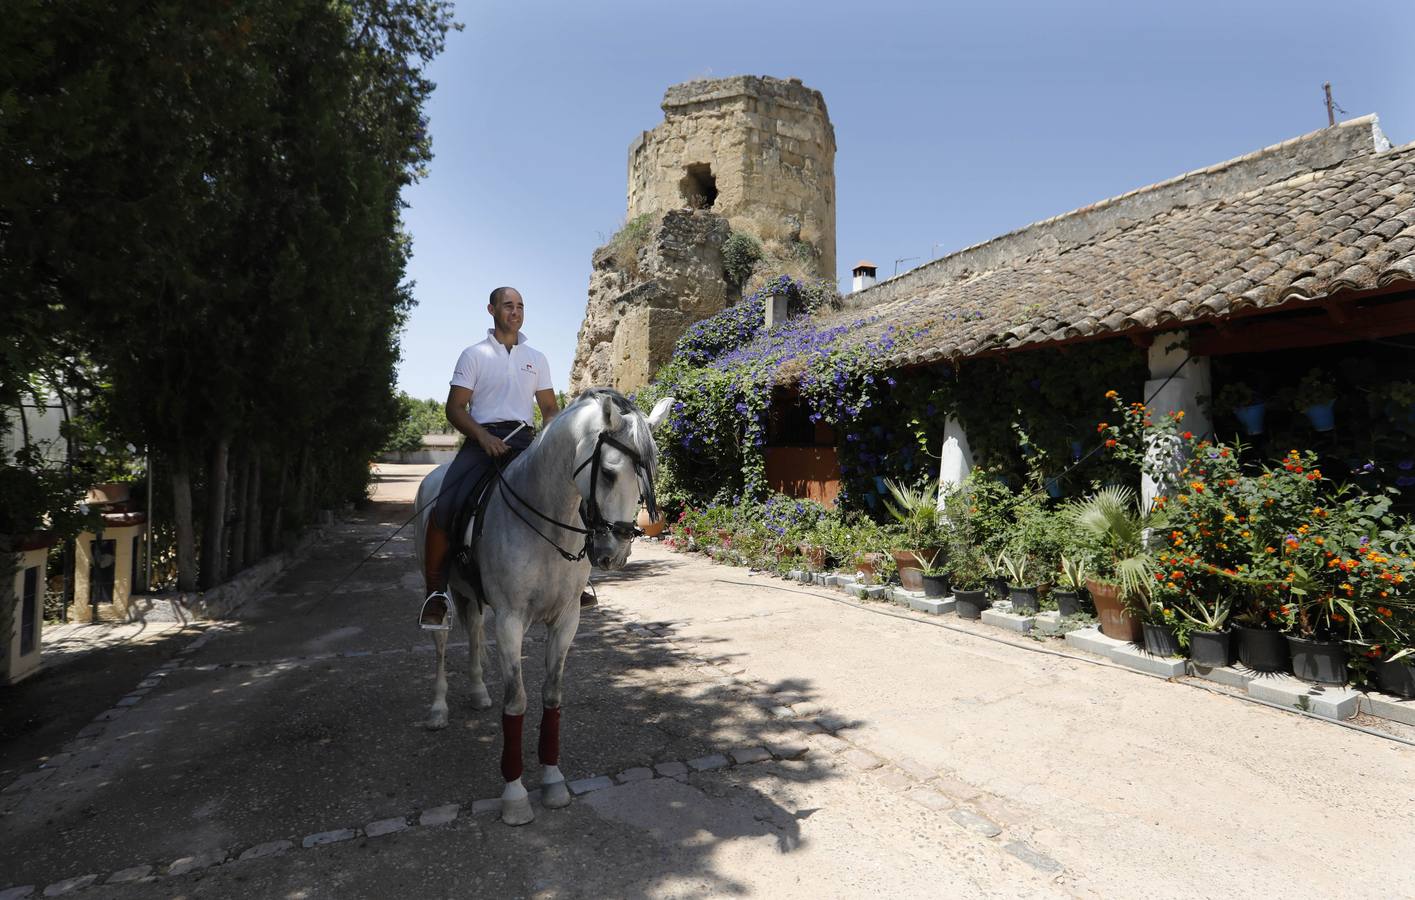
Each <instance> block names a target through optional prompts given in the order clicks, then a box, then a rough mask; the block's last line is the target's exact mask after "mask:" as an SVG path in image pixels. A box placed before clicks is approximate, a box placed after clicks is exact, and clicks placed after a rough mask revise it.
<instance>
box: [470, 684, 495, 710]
mask: <svg viewBox="0 0 1415 900" xmlns="http://www.w3.org/2000/svg"><path fill="white" fill-rule="evenodd" d="M472 709H491V695H490V694H488V693H487V691H486V687H485V686H483V687H482V688H481V689H480V690H479V689H477V688H472Z"/></svg>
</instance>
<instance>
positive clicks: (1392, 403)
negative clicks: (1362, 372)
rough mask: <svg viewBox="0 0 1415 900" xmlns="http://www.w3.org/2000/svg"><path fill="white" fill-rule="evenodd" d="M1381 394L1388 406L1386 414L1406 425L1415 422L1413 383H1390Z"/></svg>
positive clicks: (1414, 391) (1414, 384)
mask: <svg viewBox="0 0 1415 900" xmlns="http://www.w3.org/2000/svg"><path fill="white" fill-rule="evenodd" d="M1381 393H1382V394H1384V396H1385V399H1386V403H1387V404H1388V405H1387V407H1386V411H1387V413H1388V414H1390V415H1392V416H1394V417H1397V418H1403V419H1404V420H1405V421H1406V422H1407V423H1411V422H1415V381H1392V382H1391V383H1389V384H1387V385H1386V386H1385V390H1384V391H1382V392H1381Z"/></svg>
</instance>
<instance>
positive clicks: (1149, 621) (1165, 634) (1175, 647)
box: [1140, 573, 1180, 657]
mask: <svg viewBox="0 0 1415 900" xmlns="http://www.w3.org/2000/svg"><path fill="white" fill-rule="evenodd" d="M1160 574H1161V576H1162V575H1163V573H1160ZM1173 599H1174V595H1173V594H1172V593H1166V592H1163V591H1161V590H1158V589H1156V588H1155V587H1151V588H1150V590H1149V594H1148V597H1147V599H1146V600H1145V601H1144V602H1143V603H1142V604H1141V607H1140V608H1141V613H1140V632H1141V634H1142V635H1143V637H1144V645H1145V652H1147V653H1149V654H1151V655H1153V656H1161V657H1170V656H1179V655H1180V653H1179V634H1178V632H1177V631H1176V629H1175V626H1176V625H1177V624H1178V622H1177V617H1176V615H1175V612H1174V606H1173V605H1172V600H1173Z"/></svg>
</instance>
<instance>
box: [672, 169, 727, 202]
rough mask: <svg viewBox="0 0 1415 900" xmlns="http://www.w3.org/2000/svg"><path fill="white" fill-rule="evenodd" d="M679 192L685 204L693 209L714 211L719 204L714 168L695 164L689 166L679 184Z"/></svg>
mask: <svg viewBox="0 0 1415 900" xmlns="http://www.w3.org/2000/svg"><path fill="white" fill-rule="evenodd" d="M678 192H679V193H680V194H682V195H683V202H684V203H686V204H687V205H689V206H691V207H692V208H693V209H712V205H713V204H714V203H716V202H717V179H716V178H714V177H712V166H710V165H708V164H707V163H694V164H693V165H691V166H688V168H687V169H686V174H685V175H684V176H683V180H682V181H679V182H678Z"/></svg>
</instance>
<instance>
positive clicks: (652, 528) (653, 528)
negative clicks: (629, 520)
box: [634, 509, 664, 537]
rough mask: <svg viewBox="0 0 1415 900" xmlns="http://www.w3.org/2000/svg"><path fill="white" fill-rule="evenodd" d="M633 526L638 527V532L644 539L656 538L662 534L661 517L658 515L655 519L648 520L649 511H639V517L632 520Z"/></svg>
mask: <svg viewBox="0 0 1415 900" xmlns="http://www.w3.org/2000/svg"><path fill="white" fill-rule="evenodd" d="M634 524H635V525H638V526H639V530H640V531H642V532H643V533H644V536H645V537H658V536H659V535H660V534H662V533H663V525H664V523H663V515H662V514H661V513H660V514H659V517H658V518H657V519H650V518H649V511H648V510H646V509H641V510H639V515H638V517H637V518H635V519H634Z"/></svg>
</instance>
